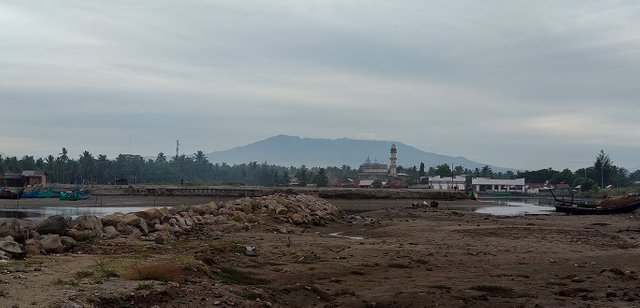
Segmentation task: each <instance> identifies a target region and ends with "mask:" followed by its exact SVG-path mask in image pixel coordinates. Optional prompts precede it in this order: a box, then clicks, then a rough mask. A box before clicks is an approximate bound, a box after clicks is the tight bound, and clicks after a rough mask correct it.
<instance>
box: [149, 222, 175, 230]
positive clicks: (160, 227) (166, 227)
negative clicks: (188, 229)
mask: <svg viewBox="0 0 640 308" xmlns="http://www.w3.org/2000/svg"><path fill="white" fill-rule="evenodd" d="M153 230H154V231H169V230H171V226H170V225H169V224H168V223H163V224H155V225H154V226H153Z"/></svg>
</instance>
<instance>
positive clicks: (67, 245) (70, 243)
mask: <svg viewBox="0 0 640 308" xmlns="http://www.w3.org/2000/svg"><path fill="white" fill-rule="evenodd" d="M60 242H61V243H62V246H64V250H69V249H71V248H73V247H75V246H76V244H77V242H76V240H74V239H73V238H71V237H69V236H61V237H60Z"/></svg>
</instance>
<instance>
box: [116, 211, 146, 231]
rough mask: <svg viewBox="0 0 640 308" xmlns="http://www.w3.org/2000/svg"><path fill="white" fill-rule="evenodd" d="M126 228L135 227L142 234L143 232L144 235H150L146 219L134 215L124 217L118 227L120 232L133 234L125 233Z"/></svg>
mask: <svg viewBox="0 0 640 308" xmlns="http://www.w3.org/2000/svg"><path fill="white" fill-rule="evenodd" d="M124 226H131V227H134V228H136V229H138V230H139V231H140V232H142V234H145V235H146V234H148V233H149V226H148V225H147V222H146V221H145V220H144V219H142V218H140V217H138V216H135V215H133V214H127V215H125V216H124V217H122V220H120V222H119V223H118V226H117V229H118V231H120V232H122V233H126V234H131V232H125V231H123V230H125V229H126V228H124Z"/></svg>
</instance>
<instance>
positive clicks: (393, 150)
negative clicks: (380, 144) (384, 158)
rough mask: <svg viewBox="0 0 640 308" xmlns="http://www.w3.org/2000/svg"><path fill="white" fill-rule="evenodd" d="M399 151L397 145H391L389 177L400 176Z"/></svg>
mask: <svg viewBox="0 0 640 308" xmlns="http://www.w3.org/2000/svg"><path fill="white" fill-rule="evenodd" d="M397 153H398V150H397V149H396V144H395V143H393V144H391V157H390V158H389V176H392V177H397V176H398V170H397V168H398V165H397V162H398V157H397Z"/></svg>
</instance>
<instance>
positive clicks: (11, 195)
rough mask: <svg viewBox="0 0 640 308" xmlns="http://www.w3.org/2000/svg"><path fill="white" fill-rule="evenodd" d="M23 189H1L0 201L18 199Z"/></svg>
mask: <svg viewBox="0 0 640 308" xmlns="http://www.w3.org/2000/svg"><path fill="white" fill-rule="evenodd" d="M22 191H24V188H22V187H20V188H9V189H7V188H6V187H3V188H2V189H0V199H20V195H22Z"/></svg>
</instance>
